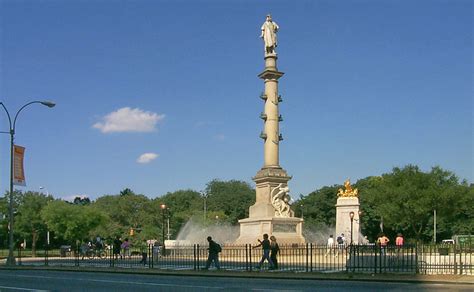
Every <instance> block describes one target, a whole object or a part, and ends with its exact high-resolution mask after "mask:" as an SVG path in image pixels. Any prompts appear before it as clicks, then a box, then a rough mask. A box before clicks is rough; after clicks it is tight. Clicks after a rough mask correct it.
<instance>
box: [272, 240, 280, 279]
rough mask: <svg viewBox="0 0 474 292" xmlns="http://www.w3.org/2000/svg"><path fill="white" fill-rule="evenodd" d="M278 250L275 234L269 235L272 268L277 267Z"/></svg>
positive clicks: (275, 268)
mask: <svg viewBox="0 0 474 292" xmlns="http://www.w3.org/2000/svg"><path fill="white" fill-rule="evenodd" d="M279 252H280V247H279V246H278V242H277V240H276V237H275V236H273V235H272V236H270V259H271V260H272V263H273V269H274V270H277V269H278V258H277V256H278V253H279Z"/></svg>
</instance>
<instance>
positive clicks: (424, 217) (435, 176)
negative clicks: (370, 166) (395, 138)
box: [359, 165, 459, 241]
mask: <svg viewBox="0 0 474 292" xmlns="http://www.w3.org/2000/svg"><path fill="white" fill-rule="evenodd" d="M458 186H459V180H458V178H457V177H456V176H455V175H454V174H453V173H451V172H449V171H445V170H443V169H441V168H440V167H433V168H432V169H431V171H430V172H428V173H425V172H422V171H421V170H420V169H419V168H418V167H417V166H414V165H407V166H405V167H404V168H398V167H395V168H394V169H393V171H392V173H389V174H384V175H382V177H381V179H379V180H377V181H376V183H375V184H374V185H373V186H372V187H373V189H372V190H370V191H368V193H370V192H372V193H371V196H372V201H371V203H372V204H374V206H372V207H373V208H374V209H375V212H374V213H375V214H376V215H377V216H380V217H383V221H384V225H385V226H389V227H390V228H391V230H392V231H393V232H394V233H395V232H404V233H405V236H406V237H407V236H408V237H412V238H415V239H416V240H417V241H418V240H423V241H429V240H430V239H431V238H432V237H433V227H432V226H433V217H432V214H433V210H437V214H438V219H439V220H440V222H443V220H444V218H448V217H449V216H451V214H452V213H453V212H454V213H457V212H458V211H457V210H456V207H455V206H456V205H457V204H458V203H459V198H458V197H457V196H456V194H457V193H456V190H457V189H458ZM359 191H361V196H363V194H364V192H365V190H359ZM374 191H375V192H376V193H374ZM439 227H440V232H442V233H449V232H448V231H447V230H446V228H449V227H448V225H446V224H443V223H441V224H440V226H439ZM443 229H444V230H443Z"/></svg>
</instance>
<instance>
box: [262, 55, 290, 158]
mask: <svg viewBox="0 0 474 292" xmlns="http://www.w3.org/2000/svg"><path fill="white" fill-rule="evenodd" d="M276 61H277V56H276V54H267V55H266V56H265V70H264V71H263V72H262V73H260V74H259V75H258V77H260V78H261V79H263V80H264V81H265V92H264V93H263V96H262V98H263V99H264V100H265V107H264V109H265V111H264V112H263V114H262V119H263V120H264V122H265V126H264V132H263V133H262V139H264V141H265V144H264V145H265V146H264V167H280V163H279V159H280V149H279V147H280V141H281V140H282V139H283V138H282V136H281V134H280V127H279V123H280V121H281V120H282V118H281V116H280V115H279V109H278V105H279V103H280V101H281V98H280V96H279V95H278V79H280V77H282V76H283V74H284V73H283V72H280V71H278V69H277V66H276Z"/></svg>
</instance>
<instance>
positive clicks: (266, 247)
mask: <svg viewBox="0 0 474 292" xmlns="http://www.w3.org/2000/svg"><path fill="white" fill-rule="evenodd" d="M258 242H260V243H259V244H258V245H256V246H254V247H253V248H257V247H259V246H261V247H262V250H263V255H262V259H260V262H259V263H258V266H257V267H256V268H257V269H260V268H261V267H262V264H263V262H264V261H265V260H267V261H268V264H269V266H270V269H271V270H272V269H273V262H272V260H271V259H270V250H271V246H270V240H268V234H266V233H265V234H264V235H263V241H261V240H260V239H259V240H258Z"/></svg>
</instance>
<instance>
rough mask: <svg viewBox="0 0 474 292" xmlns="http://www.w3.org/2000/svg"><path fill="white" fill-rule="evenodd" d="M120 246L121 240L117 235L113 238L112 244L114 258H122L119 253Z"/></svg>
mask: <svg viewBox="0 0 474 292" xmlns="http://www.w3.org/2000/svg"><path fill="white" fill-rule="evenodd" d="M121 246H122V240H121V239H120V236H118V235H117V236H116V237H115V239H114V246H113V252H114V258H115V259H118V257H119V256H120V258H122V255H121V254H120V249H121Z"/></svg>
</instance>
